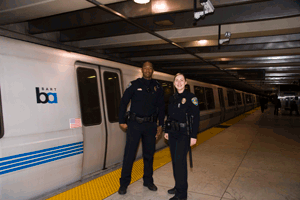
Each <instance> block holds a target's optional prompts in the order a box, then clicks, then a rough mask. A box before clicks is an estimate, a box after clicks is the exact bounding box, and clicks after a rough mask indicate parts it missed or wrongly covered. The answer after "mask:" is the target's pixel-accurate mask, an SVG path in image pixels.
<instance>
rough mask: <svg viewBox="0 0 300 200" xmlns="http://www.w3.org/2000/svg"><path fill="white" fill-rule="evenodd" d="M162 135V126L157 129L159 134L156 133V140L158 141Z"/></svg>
mask: <svg viewBox="0 0 300 200" xmlns="http://www.w3.org/2000/svg"><path fill="white" fill-rule="evenodd" d="M161 133H162V127H161V126H158V127H157V133H156V136H155V138H156V139H157V138H158V137H159V136H160V134H161Z"/></svg>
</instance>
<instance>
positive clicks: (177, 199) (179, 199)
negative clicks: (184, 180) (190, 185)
mask: <svg viewBox="0 0 300 200" xmlns="http://www.w3.org/2000/svg"><path fill="white" fill-rule="evenodd" d="M186 199H187V198H179V197H177V196H174V197H172V198H171V199H170V200H186Z"/></svg>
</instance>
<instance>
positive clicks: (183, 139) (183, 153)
mask: <svg viewBox="0 0 300 200" xmlns="http://www.w3.org/2000/svg"><path fill="white" fill-rule="evenodd" d="M169 145H170V151H171V157H172V166H173V176H174V179H175V188H176V194H175V195H176V196H177V197H179V198H187V189H188V183H187V153H188V150H189V147H190V139H189V136H188V135H185V134H184V133H180V132H174V131H169Z"/></svg>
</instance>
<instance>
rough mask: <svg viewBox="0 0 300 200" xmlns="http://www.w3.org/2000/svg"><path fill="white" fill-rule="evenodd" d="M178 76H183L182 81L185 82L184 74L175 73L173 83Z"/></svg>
mask: <svg viewBox="0 0 300 200" xmlns="http://www.w3.org/2000/svg"><path fill="white" fill-rule="evenodd" d="M180 75H181V76H183V78H184V80H185V81H186V78H185V75H184V74H182V73H177V74H175V77H174V80H173V82H174V81H175V79H176V77H177V76H180Z"/></svg>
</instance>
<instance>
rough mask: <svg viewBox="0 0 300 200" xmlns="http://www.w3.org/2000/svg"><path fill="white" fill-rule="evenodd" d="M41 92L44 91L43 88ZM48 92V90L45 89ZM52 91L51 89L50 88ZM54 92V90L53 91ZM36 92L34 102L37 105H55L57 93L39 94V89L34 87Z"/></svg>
mask: <svg viewBox="0 0 300 200" xmlns="http://www.w3.org/2000/svg"><path fill="white" fill-rule="evenodd" d="M42 90H44V88H42ZM46 90H48V88H47V89H46ZM51 90H52V88H51ZM55 90H56V89H55ZM35 91H36V101H37V103H43V104H46V103H51V104H53V103H57V93H54V92H48V93H46V92H40V88H38V87H36V88H35Z"/></svg>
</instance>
